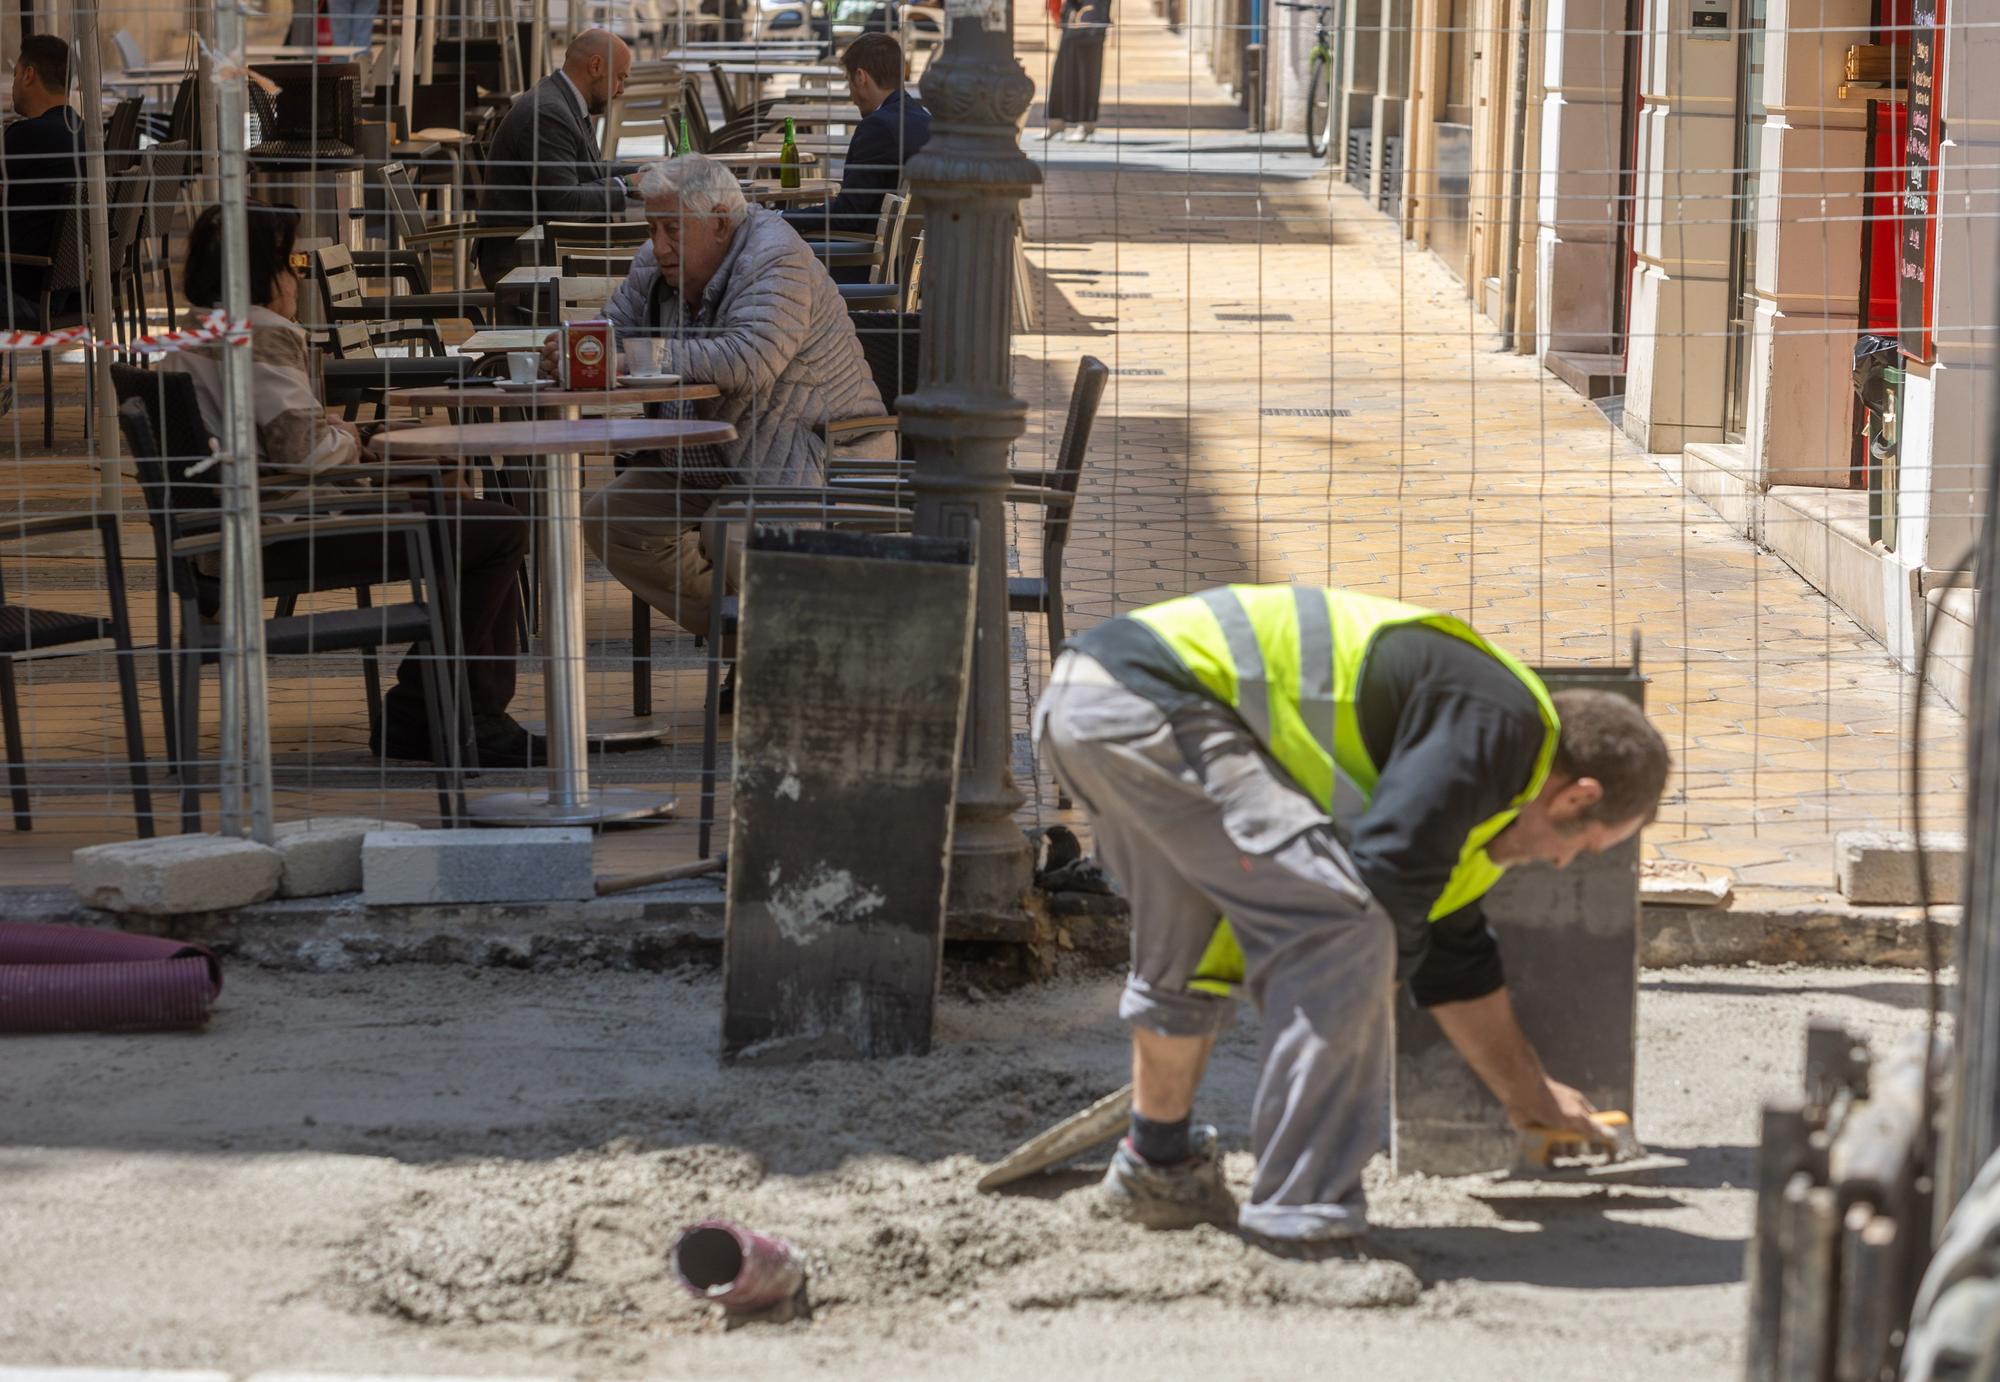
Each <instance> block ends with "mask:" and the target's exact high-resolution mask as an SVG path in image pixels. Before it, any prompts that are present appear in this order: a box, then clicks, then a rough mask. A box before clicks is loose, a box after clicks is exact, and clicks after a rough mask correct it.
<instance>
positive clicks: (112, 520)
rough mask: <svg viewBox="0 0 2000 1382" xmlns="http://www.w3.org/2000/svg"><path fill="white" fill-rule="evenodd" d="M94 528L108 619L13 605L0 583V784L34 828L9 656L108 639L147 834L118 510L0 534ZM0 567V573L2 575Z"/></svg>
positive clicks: (32, 521)
mask: <svg viewBox="0 0 2000 1382" xmlns="http://www.w3.org/2000/svg"><path fill="white" fill-rule="evenodd" d="M92 528H95V529H97V533H98V538H99V541H100V543H101V544H102V547H103V553H104V587H105V591H106V593H107V594H108V595H109V597H110V602H111V614H110V617H109V618H99V617H98V616H96V615H94V614H72V613H70V612H69V611H67V610H52V609H37V608H34V607H32V606H29V605H21V604H15V603H14V602H13V601H11V600H9V599H8V598H7V591H6V587H5V585H4V583H0V722H4V729H5V735H6V741H7V787H8V791H9V794H10V795H11V796H12V798H13V807H14V828H15V829H16V830H32V829H34V817H33V814H32V813H31V810H30V804H29V799H28V768H27V754H26V748H25V746H24V744H23V743H22V734H21V704H20V700H19V698H18V696H17V693H16V689H15V685H14V657H15V655H16V654H17V653H26V652H33V651H36V650H39V649H42V648H63V647H73V646H75V645H76V644H79V643H90V642H95V641H97V640H98V639H101V638H109V639H110V640H111V642H112V646H113V648H114V649H115V652H114V653H113V658H114V660H115V661H116V662H117V664H118V702H119V710H120V712H121V713H122V714H123V716H124V719H125V753H126V756H127V758H128V759H129V762H128V765H127V771H128V772H129V774H130V776H131V780H132V815H133V816H134V818H135V819H136V820H137V822H138V826H139V835H140V838H142V839H147V838H150V837H151V836H152V834H153V794H152V791H151V789H150V788H149V787H148V785H147V784H148V778H147V772H146V735H145V730H144V729H143V727H142V726H141V724H140V719H139V683H138V677H137V674H136V671H135V669H134V667H133V663H132V659H133V657H134V656H135V654H134V653H133V651H132V626H131V622H130V620H129V619H128V618H127V615H126V605H125V567H124V562H123V559H122V557H121V555H120V552H119V546H118V516H117V515H116V514H110V513H100V514H73V515H68V516H65V517H51V518H29V519H21V520H18V521H15V522H11V523H9V524H7V525H6V527H5V528H4V529H0V540H5V541H21V540H25V539H28V538H36V537H46V536H48V535H50V534H53V533H81V532H87V531H88V530H90V529H92ZM4 575H5V572H4V570H0V577H4Z"/></svg>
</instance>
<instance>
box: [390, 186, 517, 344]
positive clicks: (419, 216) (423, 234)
mask: <svg viewBox="0 0 2000 1382" xmlns="http://www.w3.org/2000/svg"><path fill="white" fill-rule="evenodd" d="M377 177H378V179H379V181H380V182H381V184H382V209H383V214H384V215H385V217H386V218H387V222H388V230H389V243H390V246H391V248H390V249H388V250H387V251H381V252H373V251H371V252H367V253H365V254H363V255H361V256H360V257H358V258H357V260H356V264H357V265H358V266H359V267H360V268H362V269H363V270H364V271H368V270H374V271H376V272H378V273H380V274H382V275H383V276H387V275H388V274H389V273H391V272H393V271H396V270H403V271H405V273H406V275H407V278H408V281H409V282H410V284H411V285H412V286H413V287H414V288H416V289H417V291H419V292H425V293H429V292H434V291H436V286H435V285H436V283H437V279H436V278H435V277H434V276H433V275H432V272H431V271H432V269H433V268H434V267H435V265H436V258H435V256H436V255H437V252H438V251H439V250H442V249H455V248H456V247H458V246H460V245H468V244H474V243H476V242H478V241H480V240H507V239H518V238H519V237H520V234H521V228H520V227H519V226H497V225H481V224H480V223H479V222H478V221H476V220H473V219H472V218H471V217H469V216H468V217H465V218H463V219H460V220H456V221H444V222H439V223H437V224H432V222H431V220H430V218H429V217H428V216H426V215H424V206H423V202H422V200H421V199H420V198H419V197H418V195H417V185H416V181H415V180H414V179H413V178H412V177H411V176H410V170H409V168H408V167H407V166H405V165H404V164H401V163H385V164H383V165H382V167H381V169H380V170H379V172H378V174H377ZM453 296H455V297H457V298H458V299H460V301H461V303H462V305H463V306H464V308H465V309H466V310H467V311H468V312H477V313H478V314H479V317H478V320H480V321H490V320H492V317H493V294H491V293H489V292H486V291H484V290H469V291H464V292H460V291H458V290H456V289H454V290H453Z"/></svg>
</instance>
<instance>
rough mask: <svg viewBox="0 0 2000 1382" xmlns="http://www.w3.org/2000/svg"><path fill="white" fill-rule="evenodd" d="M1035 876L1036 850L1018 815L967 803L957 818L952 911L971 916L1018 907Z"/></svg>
mask: <svg viewBox="0 0 2000 1382" xmlns="http://www.w3.org/2000/svg"><path fill="white" fill-rule="evenodd" d="M1034 882H1035V855H1034V851H1033V850H1032V849H1030V848H1029V846H1028V837H1027V836H1026V835H1025V834H1023V833H1022V831H1021V827H1020V826H1018V825H1016V824H1015V823H1014V821H1013V818H1012V817H1011V816H1007V815H1002V816H995V815H992V814H990V813H988V812H986V811H967V810H965V809H964V808H962V807H961V808H960V810H959V813H958V817H957V819H956V820H955V821H954V822H953V824H952V837H951V887H950V888H949V889H948V890H947V892H946V905H945V909H946V911H948V912H950V913H952V914H954V915H967V916H991V915H994V914H995V913H1006V912H1018V911H1019V910H1020V909H1021V904H1022V900H1023V899H1024V898H1026V897H1027V895H1028V890H1029V889H1030V888H1031V887H1033V886H1034Z"/></svg>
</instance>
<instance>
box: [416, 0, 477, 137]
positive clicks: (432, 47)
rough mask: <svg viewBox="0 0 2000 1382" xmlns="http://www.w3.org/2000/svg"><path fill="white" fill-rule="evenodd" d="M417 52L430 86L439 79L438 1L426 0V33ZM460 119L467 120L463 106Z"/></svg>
mask: <svg viewBox="0 0 2000 1382" xmlns="http://www.w3.org/2000/svg"><path fill="white" fill-rule="evenodd" d="M419 42H420V43H421V45H422V46H421V47H420V48H419V49H418V50H417V61H418V62H420V63H421V64H422V65H423V77H424V85H425V86H429V85H430V84H431V83H432V82H433V81H435V80H436V79H437V47H438V0H424V31H423V34H422V35H421V37H420V39H419ZM459 118H460V119H461V120H463V119H464V118H465V108H464V106H463V104H461V105H460V107H459Z"/></svg>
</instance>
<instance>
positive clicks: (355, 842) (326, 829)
mask: <svg viewBox="0 0 2000 1382" xmlns="http://www.w3.org/2000/svg"><path fill="white" fill-rule="evenodd" d="M418 828H419V827H417V826H416V825H414V824H412V823H411V822H409V821H382V820H370V819H368V818H367V817H365V816H322V817H320V818H318V819H316V820H309V821H291V822H288V823H286V824H284V825H281V826H279V827H278V829H277V838H276V839H275V840H273V841H272V847H273V848H274V849H276V850H277V851H278V858H279V860H280V862H281V863H282V864H283V865H284V872H283V874H282V875H281V876H280V878H279V880H278V896H279V897H322V896H325V895H327V894H330V893H352V892H359V891H361V842H362V841H363V840H364V839H366V838H367V835H368V832H370V831H371V830H416V829H418Z"/></svg>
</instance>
